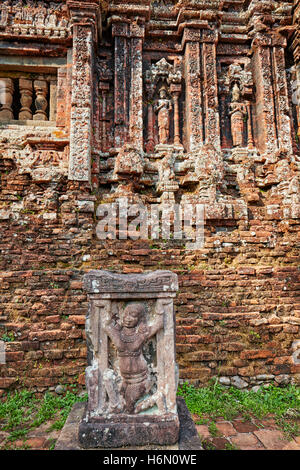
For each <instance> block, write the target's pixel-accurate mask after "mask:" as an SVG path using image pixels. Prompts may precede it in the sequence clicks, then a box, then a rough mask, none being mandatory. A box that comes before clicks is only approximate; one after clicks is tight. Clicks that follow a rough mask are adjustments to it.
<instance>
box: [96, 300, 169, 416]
mask: <svg viewBox="0 0 300 470" xmlns="http://www.w3.org/2000/svg"><path fill="white" fill-rule="evenodd" d="M156 314H157V318H156V319H155V321H154V322H153V323H152V324H151V325H148V324H147V322H146V318H145V306H144V304H142V303H130V304H128V305H127V306H126V308H125V309H124V312H123V315H122V319H121V323H115V322H114V321H113V319H112V318H110V319H109V320H108V321H107V323H106V324H105V325H104V329H105V332H106V334H107V335H108V336H109V338H110V339H111V341H112V342H113V344H114V345H115V347H116V349H117V353H118V359H119V369H120V374H121V378H122V382H121V386H120V391H119V393H118V390H117V386H116V385H115V384H113V382H115V381H116V376H115V372H114V371H113V370H111V369H107V370H106V373H105V375H104V383H105V388H106V391H107V394H108V397H109V408H110V411H112V412H122V411H125V412H127V413H130V414H133V413H135V412H136V410H135V404H136V402H137V400H139V399H140V398H142V397H143V396H144V395H146V394H147V393H149V391H150V389H151V387H152V382H151V380H150V376H149V370H148V365H147V362H146V360H145V358H144V356H143V351H142V348H143V345H144V344H145V343H146V342H147V341H148V340H149V339H150V338H151V337H152V336H154V335H155V334H156V333H157V332H158V331H159V330H160V329H161V328H163V309H160V308H158V309H156ZM119 394H120V395H121V397H122V398H123V400H122V402H123V403H122V402H121V400H120V396H118V395H119Z"/></svg>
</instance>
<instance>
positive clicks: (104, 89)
mask: <svg viewBox="0 0 300 470" xmlns="http://www.w3.org/2000/svg"><path fill="white" fill-rule="evenodd" d="M108 91H109V83H108V82H103V81H101V82H100V83H99V93H100V96H101V105H100V121H101V127H100V135H101V148H102V151H103V152H105V151H106V150H107V147H108V139H107V121H106V119H107V118H106V112H107V109H106V108H107V93H108Z"/></svg>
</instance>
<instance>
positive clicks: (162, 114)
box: [154, 86, 172, 144]
mask: <svg viewBox="0 0 300 470" xmlns="http://www.w3.org/2000/svg"><path fill="white" fill-rule="evenodd" d="M171 109H172V102H171V100H169V99H168V98H167V90H166V87H165V86H162V87H161V88H160V90H159V99H158V100H157V105H156V106H155V108H154V110H155V112H156V113H157V125H158V137H159V143H160V144H167V143H168V140H169V134H170V111H171Z"/></svg>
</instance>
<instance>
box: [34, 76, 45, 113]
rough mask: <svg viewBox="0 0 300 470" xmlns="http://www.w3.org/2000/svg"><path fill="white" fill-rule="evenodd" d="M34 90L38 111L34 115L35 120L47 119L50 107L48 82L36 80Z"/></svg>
mask: <svg viewBox="0 0 300 470" xmlns="http://www.w3.org/2000/svg"><path fill="white" fill-rule="evenodd" d="M33 87H34V91H35V94H36V98H35V109H36V112H35V114H34V115H33V119H34V120H35V121H47V120H48V117H47V113H46V110H47V108H48V101H47V93H48V83H47V82H46V81H45V80H35V81H34V82H33Z"/></svg>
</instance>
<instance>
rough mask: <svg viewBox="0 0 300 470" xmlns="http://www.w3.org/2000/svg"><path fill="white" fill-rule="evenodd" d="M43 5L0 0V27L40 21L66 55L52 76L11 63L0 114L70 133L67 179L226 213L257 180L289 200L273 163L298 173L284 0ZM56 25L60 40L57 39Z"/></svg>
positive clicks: (292, 55)
mask: <svg viewBox="0 0 300 470" xmlns="http://www.w3.org/2000/svg"><path fill="white" fill-rule="evenodd" d="M51 5H52V3H51V2H46V1H42V0H38V1H36V2H34V1H33V0H30V1H29V0H28V1H25V0H22V1H21V0H19V1H17V0H16V1H13V0H12V1H9V0H6V1H5V2H2V4H1V16H0V34H2V33H3V34H13V33H12V30H10V29H9V28H15V27H16V26H18V27H20V28H21V27H22V28H23V27H24V28H25V29H26V28H27V27H29V17H30V18H31V19H32V18H33V21H31V25H30V27H31V29H28V28H27V29H26V31H27V32H26V31H25V29H24V30H22V32H20V33H18V34H19V37H20V40H23V39H22V38H25V39H26V37H27V34H29V35H30V34H31V35H32V37H34V36H36V34H40V31H44V33H43V35H44V37H49V38H50V37H51V38H56V39H57V41H56V42H55V41H52V39H51V41H50V42H51V46H53V48H52V49H51V51H52V52H51V53H53V55H55V56H57V57H58V56H59V55H60V54H63V55H64V57H66V59H65V64H66V65H65V66H64V67H60V68H57V70H56V71H55V73H54V74H53V77H54V80H53V83H52V82H51V83H52V85H51V84H50V82H49V83H48V82H46V81H45V80H43V78H42V76H40V77H37V79H32V80H31V81H30V77H29V78H28V75H27V74H25V75H24V76H22V75H20V74H21V70H20V71H18V73H19V75H18V77H13V76H10V75H9V74H6V75H5V74H4V76H3V80H2V81H1V82H0V100H1V107H0V120H1V122H4V123H6V122H11V121H19V124H20V125H22V123H23V122H24V123H25V124H26V123H27V122H31V121H32V122H34V121H37V122H38V123H41V122H43V121H45V123H47V121H50V122H51V125H52V124H53V123H55V124H56V126H57V129H56V130H55V132H56V133H57V132H60V130H61V131H62V132H63V134H62V135H61V138H62V139H64V138H66V139H68V140H69V156H68V179H69V180H71V181H74V182H79V183H80V182H82V183H88V184H90V185H91V187H92V188H93V189H94V190H100V191H101V188H102V186H103V187H104V189H103V191H104V192H105V194H104V197H105V198H106V197H107V198H110V197H112V198H114V197H119V196H120V195H121V196H122V195H125V194H126V195H127V196H130V197H131V198H133V199H143V200H145V201H147V200H149V201H151V202H162V201H165V200H167V201H174V200H176V201H182V202H184V201H194V202H195V203H196V202H203V203H204V204H208V205H209V206H210V207H216V205H217V204H225V205H226V204H227V207H231V209H229V210H227V212H226V211H225V212H226V214H227V217H229V215H230V214H233V217H235V215H234V213H235V210H234V205H235V204H240V203H241V200H243V201H244V203H245V204H248V205H249V204H250V205H251V204H260V203H261V194H260V192H259V191H260V190H259V189H258V188H261V190H263V191H264V190H265V188H268V190H270V189H272V191H273V192H274V193H275V192H276V194H277V196H278V197H279V198H281V199H280V200H283V199H284V200H285V201H291V200H292V199H293V198H290V197H289V196H288V194H289V193H288V191H289V190H288V189H287V188H285V186H284V178H285V176H284V174H285V172H284V171H283V170H281V163H280V162H281V160H284V161H285V162H286V163H287V165H288V167H289V170H290V177H291V178H293V177H295V176H297V175H298V172H299V168H298V166H299V165H298V157H297V155H298V153H299V146H298V143H297V135H299V122H300V118H299V116H300V112H299V104H298V101H297V100H295V95H297V94H298V78H299V70H300V69H299V60H298V55H297V54H298V52H297V51H298V39H297V38H298V33H297V28H295V24H298V21H299V15H298V13H297V12H298V10H297V7H296V8H294V9H293V8H292V7H293V2H292V1H288V2H284V4H283V3H282V2H279V1H276V2H271V1H269V0H268V1H267V0H264V1H256V0H252V1H251V2H249V5H247V7H245V5H244V4H243V3H242V2H236V3H235V7H233V6H232V5H231V4H230V2H229V3H228V2H227V3H226V2H225V4H224V3H223V2H221V1H217V0H216V1H214V2H211V1H204V0H203V1H201V2H196V1H192V0H191V1H188V2H181V1H179V2H175V1H164V2H150V1H148V0H147V1H144V2H142V3H141V2H140V3H138V2H132V3H131V2H129V3H128V2H125V1H123V0H114V1H113V2H110V3H109V4H106V3H105V2H102V3H101V5H100V4H99V2H96V1H94V0H90V1H88V2H84V3H83V2H80V1H77V0H68V1H66V2H56V3H55V4H53V5H52V6H51ZM30 15H31V16H30ZM293 15H294V18H293ZM293 22H294V23H293ZM42 23H43V28H44V29H41V30H39V33H37V27H38V26H41V25H42ZM50 26H51V28H50ZM62 27H64V28H65V30H66V31H67V33H66V35H65V36H63V34H62V33H58V32H57V31H60V29H61V28H62ZM34 28H35V29H34ZM47 28H48V29H49V28H50V33H49V34H50V36H47V35H48V32H47V31H48V30H47ZM63 37H64V38H65V39H68V38H69V39H68V41H69V42H68V41H65V42H63V41H61V44H60V45H59V46H58V44H59V39H63ZM26 40H27V39H26ZM71 41H72V48H70V45H71ZM29 43H30V42H28V44H29ZM7 47H8V46H7ZM9 47H10V46H9ZM9 47H8V49H7V51H8V55H9V54H11V51H10V50H9ZM30 47H31V46H30ZM28 48H29V46H28ZM60 48H61V49H60ZM19 52H20V51H19ZM19 52H18V53H19ZM30 53H32V52H30V49H28V54H30ZM34 54H35V55H36V50H34ZM26 66H27V65H26ZM40 67H41V70H42V67H43V65H41V66H40ZM298 69H299V70H298ZM0 72H1V71H0ZM26 73H27V72H26ZM0 76H1V73H0ZM294 82H295V83H296V85H295V84H294ZM50 85H51V86H50ZM51 87H52V88H51ZM51 90H52V91H51ZM16 99H17V100H18V103H16ZM51 132H52V131H51ZM26 158H27V157H26ZM43 158H44V157H43ZM43 158H42V159H43ZM33 160H34V159H33ZM54 160H55V159H54ZM47 161H48V160H47V157H45V159H44V164H46V163H45V162H47ZM49 161H50V160H49ZM37 162H38V160H37ZM271 174H272V177H273V178H272V177H271V176H270V175H271ZM280 175H281V176H280ZM233 180H234V183H233ZM273 185H274V188H273ZM141 193H145V194H141ZM146 194H147V196H146ZM272 194H273V193H272ZM147 198H148V199H147ZM293 200H295V198H294V199H293ZM230 205H231V206H230ZM220 211H221V209H220ZM221 212H222V211H221ZM236 212H237V213H238V212H239V211H236ZM223 213H224V211H223Z"/></svg>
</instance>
